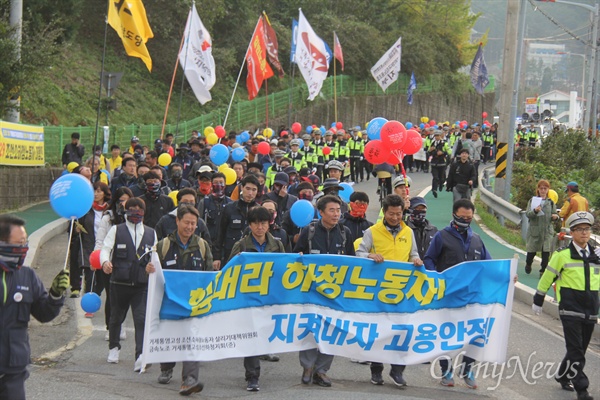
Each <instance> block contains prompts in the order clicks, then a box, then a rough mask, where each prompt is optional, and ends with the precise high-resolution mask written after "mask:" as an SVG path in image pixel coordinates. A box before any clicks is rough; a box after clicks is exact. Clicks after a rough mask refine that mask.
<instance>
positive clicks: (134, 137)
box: [131, 136, 140, 142]
mask: <svg viewBox="0 0 600 400" xmlns="http://www.w3.org/2000/svg"><path fill="white" fill-rule="evenodd" d="M131 141H132V142H139V141H140V138H138V137H137V136H133V137H132V138H131Z"/></svg>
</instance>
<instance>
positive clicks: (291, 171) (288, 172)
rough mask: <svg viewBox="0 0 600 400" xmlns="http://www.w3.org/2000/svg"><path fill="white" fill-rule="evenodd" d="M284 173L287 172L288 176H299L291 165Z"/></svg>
mask: <svg viewBox="0 0 600 400" xmlns="http://www.w3.org/2000/svg"><path fill="white" fill-rule="evenodd" d="M283 172H285V173H286V174H288V175H290V174H296V175H298V171H297V170H296V168H295V167H293V166H291V165H290V166H289V167H287V168H285V169H284V170H283Z"/></svg>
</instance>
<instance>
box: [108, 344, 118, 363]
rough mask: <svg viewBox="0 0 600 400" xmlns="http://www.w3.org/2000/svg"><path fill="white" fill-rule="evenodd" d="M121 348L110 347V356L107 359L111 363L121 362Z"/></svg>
mask: <svg viewBox="0 0 600 400" xmlns="http://www.w3.org/2000/svg"><path fill="white" fill-rule="evenodd" d="M119 351H120V350H119V348H118V347H114V348H112V349H110V350H109V351H108V358H107V359H106V361H108V362H109V363H111V364H118V363H119Z"/></svg>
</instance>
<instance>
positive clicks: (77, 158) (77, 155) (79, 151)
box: [62, 132, 85, 169]
mask: <svg viewBox="0 0 600 400" xmlns="http://www.w3.org/2000/svg"><path fill="white" fill-rule="evenodd" d="M84 153H85V147H83V145H82V144H80V143H79V133H77V132H73V133H72V134H71V143H69V144H67V145H65V148H64V149H63V153H62V163H63V168H65V169H66V168H67V165H68V164H69V163H70V162H76V163H77V164H79V165H81V160H83V154H84Z"/></svg>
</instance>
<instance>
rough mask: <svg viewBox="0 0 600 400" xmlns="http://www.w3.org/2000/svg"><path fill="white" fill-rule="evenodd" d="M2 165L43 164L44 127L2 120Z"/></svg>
mask: <svg viewBox="0 0 600 400" xmlns="http://www.w3.org/2000/svg"><path fill="white" fill-rule="evenodd" d="M0 165H17V166H43V165H44V128H43V127H41V126H32V125H22V124H14V123H11V122H3V121H0Z"/></svg>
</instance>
